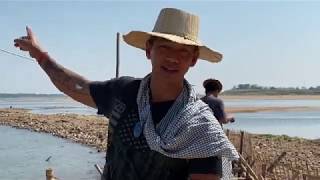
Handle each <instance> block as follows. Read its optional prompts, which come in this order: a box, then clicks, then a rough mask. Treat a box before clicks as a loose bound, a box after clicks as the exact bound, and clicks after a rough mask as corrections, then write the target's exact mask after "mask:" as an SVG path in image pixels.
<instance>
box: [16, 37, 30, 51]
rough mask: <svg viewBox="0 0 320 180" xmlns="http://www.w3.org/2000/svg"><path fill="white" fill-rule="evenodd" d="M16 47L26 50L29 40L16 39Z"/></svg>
mask: <svg viewBox="0 0 320 180" xmlns="http://www.w3.org/2000/svg"><path fill="white" fill-rule="evenodd" d="M14 46H15V47H19V48H20V49H21V50H24V51H25V50H26V47H27V46H28V40H25V39H21V38H20V39H15V40H14Z"/></svg>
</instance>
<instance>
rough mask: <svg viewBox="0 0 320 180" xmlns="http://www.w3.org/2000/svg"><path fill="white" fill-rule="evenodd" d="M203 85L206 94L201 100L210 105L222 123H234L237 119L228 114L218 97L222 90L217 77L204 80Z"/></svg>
mask: <svg viewBox="0 0 320 180" xmlns="http://www.w3.org/2000/svg"><path fill="white" fill-rule="evenodd" d="M203 87H204V88H205V91H206V95H205V96H204V97H202V98H201V100H202V101H203V102H205V103H207V104H208V105H209V107H210V108H211V109H212V111H213V114H214V116H215V117H216V119H217V120H218V121H219V123H220V124H221V125H222V124H227V123H229V122H231V123H233V122H234V121H235V120H234V117H233V116H230V115H227V114H226V112H225V110H224V104H223V102H222V100H221V99H219V98H218V95H219V94H220V92H221V91H222V84H221V82H220V81H219V80H216V79H207V80H205V81H204V82H203Z"/></svg>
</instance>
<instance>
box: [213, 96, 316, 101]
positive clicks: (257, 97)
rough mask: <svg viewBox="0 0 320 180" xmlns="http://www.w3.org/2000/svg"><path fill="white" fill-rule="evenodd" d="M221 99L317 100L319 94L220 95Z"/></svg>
mask: <svg viewBox="0 0 320 180" xmlns="http://www.w3.org/2000/svg"><path fill="white" fill-rule="evenodd" d="M219 97H220V98H221V99H250V100H252V99H276V100H289V99H290V100H299V99H304V100H319V99H320V95H221V96H219Z"/></svg>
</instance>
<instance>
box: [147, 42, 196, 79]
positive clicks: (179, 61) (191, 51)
mask: <svg viewBox="0 0 320 180" xmlns="http://www.w3.org/2000/svg"><path fill="white" fill-rule="evenodd" d="M198 52H199V51H198V50H196V48H195V47H194V46H188V45H182V44H178V43H174V42H172V41H168V40H165V39H161V38H156V39H155V40H154V41H153V42H151V43H150V42H148V43H147V48H146V55H147V58H148V59H151V63H152V74H153V75H156V76H157V75H159V76H160V77H161V78H164V80H167V81H181V80H183V78H184V75H185V74H186V73H187V72H188V70H189V68H190V67H192V66H194V65H195V64H196V62H197V59H198V54H199V53H198Z"/></svg>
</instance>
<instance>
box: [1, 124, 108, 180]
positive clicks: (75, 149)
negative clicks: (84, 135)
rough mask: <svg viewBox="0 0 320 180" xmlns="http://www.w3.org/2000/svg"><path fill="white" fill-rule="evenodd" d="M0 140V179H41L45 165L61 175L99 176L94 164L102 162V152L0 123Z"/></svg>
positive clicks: (92, 179)
mask: <svg viewBox="0 0 320 180" xmlns="http://www.w3.org/2000/svg"><path fill="white" fill-rule="evenodd" d="M0 142H1V143H0V152H1V153H0V179H1V180H21V179H23V180H44V179H46V176H45V170H46V169H47V168H52V169H53V170H54V175H55V176H56V177H58V178H60V179H66V180H69V179H70V180H73V179H83V180H89V179H90V180H95V179H97V180H98V179H99V174H98V171H97V170H96V169H95V167H94V164H99V165H100V166H102V167H103V164H104V155H105V154H104V153H97V151H96V150H94V149H92V148H88V147H85V146H81V145H79V144H75V143H72V142H70V141H68V140H64V139H61V138H56V137H53V136H50V135H46V134H43V133H33V132H30V131H27V130H22V129H14V128H10V127H4V126H0ZM50 156H51V158H50V160H49V161H46V159H47V158H48V157H50Z"/></svg>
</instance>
